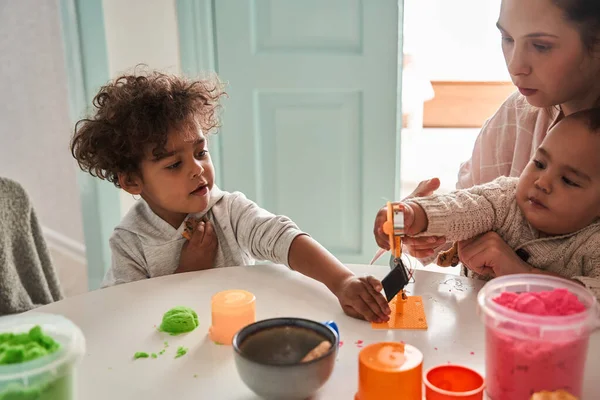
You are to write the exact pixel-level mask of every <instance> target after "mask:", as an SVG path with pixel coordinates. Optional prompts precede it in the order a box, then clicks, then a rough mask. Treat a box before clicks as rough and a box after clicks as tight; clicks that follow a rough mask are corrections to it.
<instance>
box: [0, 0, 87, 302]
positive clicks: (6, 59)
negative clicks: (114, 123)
mask: <svg viewBox="0 0 600 400" xmlns="http://www.w3.org/2000/svg"><path fill="white" fill-rule="evenodd" d="M0 54H1V56H0V60H1V62H0V93H1V94H2V103H1V105H0V175H2V176H5V177H8V178H11V179H14V180H16V181H18V182H19V183H21V185H23V187H24V188H25V190H26V191H27V192H28V194H29V196H30V198H31V200H32V202H33V206H34V207H35V209H36V212H37V215H38V218H39V219H40V223H41V224H42V226H43V229H44V231H45V237H46V241H47V242H48V245H49V247H50V250H51V252H52V255H53V258H54V264H55V266H56V267H57V269H58V270H59V271H58V272H59V275H61V272H62V271H64V268H63V267H64V266H65V264H64V263H63V262H62V261H65V262H67V263H69V265H74V267H73V268H71V270H75V271H77V273H78V274H79V275H81V276H83V277H84V278H83V281H82V282H79V281H78V282H76V283H75V284H76V285H83V287H84V288H85V286H86V285H87V282H86V280H85V258H84V257H85V247H84V240H83V225H82V217H81V204H80V197H79V187H78V184H77V175H76V170H77V167H76V164H75V161H74V160H73V157H72V156H71V154H70V151H69V140H70V138H71V134H72V129H73V126H72V124H71V120H70V117H69V101H68V94H67V77H66V69H65V62H64V50H63V42H62V36H61V28H60V19H59V2H58V0H45V1H38V0H20V1H10V0H0ZM59 255H60V257H58V256H59ZM61 282H62V280H61ZM65 289H66V292H67V294H72V292H71V291H70V290H69V288H65Z"/></svg>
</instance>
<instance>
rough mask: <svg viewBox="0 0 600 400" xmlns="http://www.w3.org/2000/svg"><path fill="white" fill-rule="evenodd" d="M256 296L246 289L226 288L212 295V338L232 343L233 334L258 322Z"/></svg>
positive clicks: (216, 340) (210, 330) (219, 341)
mask: <svg viewBox="0 0 600 400" xmlns="http://www.w3.org/2000/svg"><path fill="white" fill-rule="evenodd" d="M255 305H256V297H254V295H253V294H252V293H250V292H247V291H245V290H225V291H223V292H219V293H217V294H215V295H214V296H213V297H212V300H211V310H212V325H211V327H210V329H209V330H208V334H209V336H210V339H211V340H212V341H213V342H216V343H219V344H229V345H230V344H231V343H232V342H233V336H234V335H235V334H236V333H237V331H239V330H240V329H242V328H243V327H245V326H246V325H250V324H252V323H254V322H256V306H255Z"/></svg>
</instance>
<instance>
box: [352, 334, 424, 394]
mask: <svg viewBox="0 0 600 400" xmlns="http://www.w3.org/2000/svg"><path fill="white" fill-rule="evenodd" d="M422 374H423V354H422V353H421V352H420V351H419V350H418V349H417V348H416V347H414V346H411V345H408V344H407V345H405V344H403V343H398V342H381V343H374V344H372V345H369V346H367V347H365V348H364V349H362V350H361V352H360V354H359V355H358V392H357V393H356V396H355V397H354V399H355V400H380V399H389V398H395V399H403V400H422V399H423V394H422V393H423V387H422V386H423V378H422Z"/></svg>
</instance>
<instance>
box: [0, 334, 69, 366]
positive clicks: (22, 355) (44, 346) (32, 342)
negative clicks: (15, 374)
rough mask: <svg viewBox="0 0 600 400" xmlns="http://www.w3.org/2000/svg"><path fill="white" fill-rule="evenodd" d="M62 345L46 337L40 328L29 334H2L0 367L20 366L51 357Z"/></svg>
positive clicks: (0, 336)
mask: <svg viewBox="0 0 600 400" xmlns="http://www.w3.org/2000/svg"><path fill="white" fill-rule="evenodd" d="M59 348H60V345H59V344H58V343H57V342H56V341H54V339H52V338H51V337H50V336H47V335H44V333H43V332H42V328H41V327H40V326H35V327H33V328H31V330H30V331H29V332H28V333H2V334H0V365H6V364H20V363H23V362H26V361H31V360H35V359H36V358H40V357H44V356H47V355H50V354H52V353H54V352H55V351H57V350H58V349H59Z"/></svg>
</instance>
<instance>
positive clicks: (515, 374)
mask: <svg viewBox="0 0 600 400" xmlns="http://www.w3.org/2000/svg"><path fill="white" fill-rule="evenodd" d="M554 289H567V290H569V291H570V292H571V293H573V294H574V295H576V296H577V297H578V298H579V300H580V301H581V302H582V303H583V305H584V306H585V307H586V311H584V312H582V313H579V314H575V315H569V316H538V315H529V314H524V313H520V312H517V311H514V310H511V309H508V308H506V307H504V306H501V305H500V304H497V303H495V302H494V301H493V299H494V298H496V297H498V296H499V295H500V294H501V293H502V292H505V291H508V292H515V293H523V292H542V291H551V290H554ZM477 303H478V312H479V315H480V317H481V318H482V320H483V322H484V324H485V326H486V330H485V337H486V346H485V351H486V388H487V394H488V396H489V397H490V399H492V400H515V399H528V398H529V397H530V396H531V394H532V393H534V392H538V391H542V390H550V391H553V390H558V389H564V390H566V391H568V392H569V393H571V394H573V395H575V396H578V397H581V392H582V386H583V371H584V368H585V361H586V355H587V348H588V342H589V337H590V334H591V332H592V331H593V330H595V329H597V328H598V327H599V326H600V317H599V307H598V304H597V301H596V298H595V297H594V295H593V294H592V293H591V292H590V291H588V290H587V289H586V288H584V287H583V286H581V285H579V284H578V283H576V282H572V281H569V280H566V279H562V278H557V277H552V276H542V275H530V274H519V275H508V276H503V277H499V278H495V279H493V280H491V281H490V282H488V283H487V284H486V285H485V286H484V287H483V288H482V289H481V291H480V292H479V294H478V296H477Z"/></svg>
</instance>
